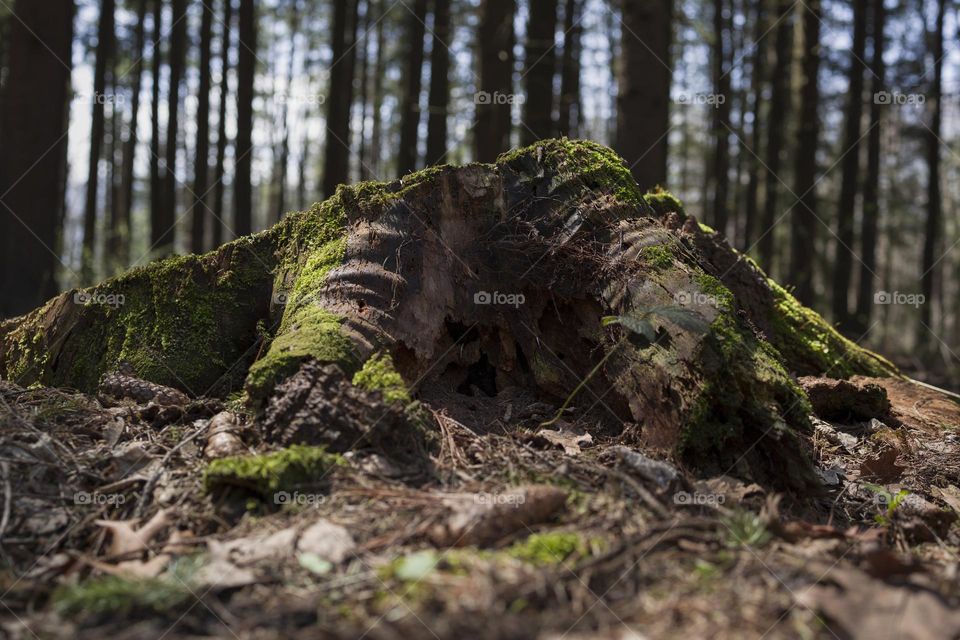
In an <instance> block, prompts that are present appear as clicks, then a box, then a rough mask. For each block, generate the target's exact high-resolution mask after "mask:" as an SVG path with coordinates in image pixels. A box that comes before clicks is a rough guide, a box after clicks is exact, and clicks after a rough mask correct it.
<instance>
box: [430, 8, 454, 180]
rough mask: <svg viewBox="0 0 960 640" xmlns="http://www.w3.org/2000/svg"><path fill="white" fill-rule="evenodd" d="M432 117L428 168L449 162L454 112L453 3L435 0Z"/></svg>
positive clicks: (431, 95)
mask: <svg viewBox="0 0 960 640" xmlns="http://www.w3.org/2000/svg"><path fill="white" fill-rule="evenodd" d="M428 102H429V104H430V114H429V116H428V119H427V166H430V165H434V164H443V163H444V162H446V161H447V111H448V110H449V108H450V0H433V49H432V50H431V51H430V97H429V99H428Z"/></svg>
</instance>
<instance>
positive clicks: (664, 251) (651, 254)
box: [640, 244, 674, 269]
mask: <svg viewBox="0 0 960 640" xmlns="http://www.w3.org/2000/svg"><path fill="white" fill-rule="evenodd" d="M640 260H642V261H643V262H644V264H646V265H647V266H649V267H650V268H652V269H669V268H670V267H672V266H673V261H674V255H673V252H672V251H671V250H670V249H669V248H668V247H666V246H664V245H659V244H658V245H652V246H649V247H643V248H642V249H641V250H640Z"/></svg>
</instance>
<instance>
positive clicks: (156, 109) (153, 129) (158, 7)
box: [150, 0, 164, 250]
mask: <svg viewBox="0 0 960 640" xmlns="http://www.w3.org/2000/svg"><path fill="white" fill-rule="evenodd" d="M150 40H151V41H152V42H153V51H152V52H151V57H152V59H151V60H150V82H151V86H150V248H151V250H152V249H153V247H154V246H156V243H157V242H158V241H159V239H160V237H161V233H162V230H161V225H162V224H163V179H162V178H161V176H160V69H161V66H162V59H163V55H162V51H161V43H162V42H163V41H164V36H163V2H162V0H153V30H152V32H151V34H150Z"/></svg>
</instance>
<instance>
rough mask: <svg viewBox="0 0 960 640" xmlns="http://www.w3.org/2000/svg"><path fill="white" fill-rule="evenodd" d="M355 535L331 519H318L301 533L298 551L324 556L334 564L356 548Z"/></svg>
mask: <svg viewBox="0 0 960 640" xmlns="http://www.w3.org/2000/svg"><path fill="white" fill-rule="evenodd" d="M356 546H357V545H356V543H355V542H354V541H353V536H351V535H350V532H349V531H347V530H346V529H345V528H343V527H341V526H340V525H338V524H334V523H332V522H330V521H329V520H324V519H321V520H317V521H316V522H314V523H313V524H311V525H310V526H309V527H307V528H306V529H304V530H303V533H301V534H300V539H299V540H297V551H299V552H300V553H301V554H310V555H314V556H317V557H319V558H323V559H324V560H327V561H329V562H332V563H334V564H339V563H340V562H343V561H344V560H345V559H346V558H347V557H348V556H350V555H351V554H352V553H353V550H354V549H355V548H356Z"/></svg>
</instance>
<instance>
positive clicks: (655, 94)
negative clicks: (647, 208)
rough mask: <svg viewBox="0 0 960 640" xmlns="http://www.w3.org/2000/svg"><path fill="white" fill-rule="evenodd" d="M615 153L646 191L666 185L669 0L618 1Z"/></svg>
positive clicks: (671, 29) (668, 125)
mask: <svg viewBox="0 0 960 640" xmlns="http://www.w3.org/2000/svg"><path fill="white" fill-rule="evenodd" d="M622 7H623V10H622V11H623V15H622V18H621V19H622V25H623V26H622V30H621V38H620V40H621V42H620V50H621V62H620V77H619V82H618V87H617V90H618V94H617V140H616V149H617V150H618V151H619V152H620V155H621V156H623V158H624V160H626V161H627V165H628V166H629V167H630V171H631V172H632V173H633V176H634V178H636V180H637V182H638V183H639V184H640V186H641V187H642V188H644V189H647V188H650V187H653V186H655V185H666V183H667V134H668V132H669V129H670V111H669V103H670V82H671V78H672V70H671V67H670V62H671V61H670V43H671V41H672V35H673V2H671V1H670V0H651V1H650V2H631V1H630V0H624V1H623V3H622Z"/></svg>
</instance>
